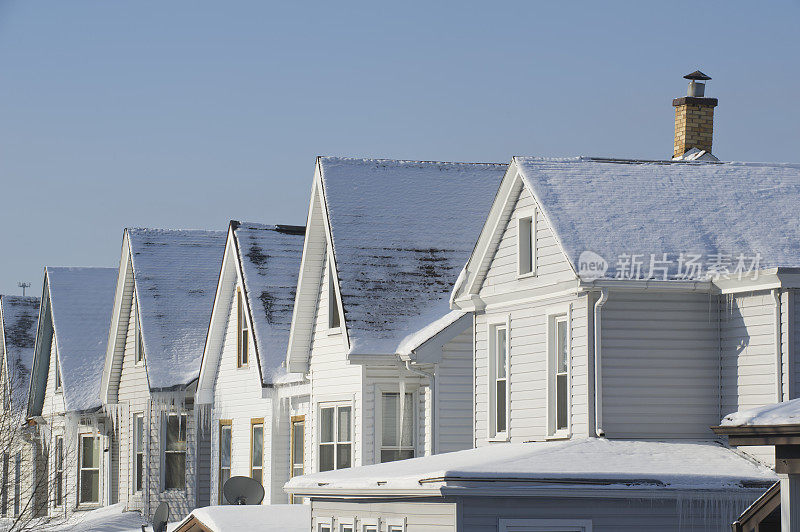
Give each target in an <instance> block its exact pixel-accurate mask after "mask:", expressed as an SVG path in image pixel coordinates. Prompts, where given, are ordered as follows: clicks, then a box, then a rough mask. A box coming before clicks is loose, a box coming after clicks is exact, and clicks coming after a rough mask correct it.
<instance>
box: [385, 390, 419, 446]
mask: <svg viewBox="0 0 800 532" xmlns="http://www.w3.org/2000/svg"><path fill="white" fill-rule="evenodd" d="M381 417H382V423H381V462H393V461H395V460H404V459H406V458H414V394H411V393H406V394H405V400H404V401H403V402H402V403H401V402H400V393H399V392H382V393H381Z"/></svg>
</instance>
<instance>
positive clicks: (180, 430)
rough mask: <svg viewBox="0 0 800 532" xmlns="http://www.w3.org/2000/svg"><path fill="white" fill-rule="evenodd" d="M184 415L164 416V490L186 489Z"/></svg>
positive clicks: (185, 419) (185, 417) (185, 418)
mask: <svg viewBox="0 0 800 532" xmlns="http://www.w3.org/2000/svg"><path fill="white" fill-rule="evenodd" d="M186 422H187V416H186V414H174V413H170V414H167V415H166V419H165V423H164V425H165V427H164V429H165V430H164V435H165V440H166V441H165V442H164V489H165V490H174V489H180V490H182V489H184V488H185V487H186Z"/></svg>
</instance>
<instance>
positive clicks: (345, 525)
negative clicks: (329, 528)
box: [338, 519, 356, 532]
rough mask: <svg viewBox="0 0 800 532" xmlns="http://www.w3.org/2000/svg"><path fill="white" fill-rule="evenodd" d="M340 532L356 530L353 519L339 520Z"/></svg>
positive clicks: (353, 531)
mask: <svg viewBox="0 0 800 532" xmlns="http://www.w3.org/2000/svg"><path fill="white" fill-rule="evenodd" d="M338 530H339V532H355V531H356V525H355V521H353V520H343V519H340V520H339V529H338Z"/></svg>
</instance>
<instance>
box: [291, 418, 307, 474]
mask: <svg viewBox="0 0 800 532" xmlns="http://www.w3.org/2000/svg"><path fill="white" fill-rule="evenodd" d="M293 427H294V432H293V434H292V437H293V438H294V439H293V440H292V461H293V462H294V464H295V465H300V470H301V471H302V469H303V468H302V464H303V454H304V451H305V449H304V448H303V443H304V441H305V440H304V434H305V423H303V422H302V421H297V422H295V423H294V425H293ZM300 474H301V475H302V473H300Z"/></svg>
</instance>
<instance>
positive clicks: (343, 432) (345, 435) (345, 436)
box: [338, 406, 350, 441]
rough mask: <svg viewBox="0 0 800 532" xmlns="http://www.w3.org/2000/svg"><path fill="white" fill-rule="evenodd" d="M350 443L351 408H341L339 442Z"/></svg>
mask: <svg viewBox="0 0 800 532" xmlns="http://www.w3.org/2000/svg"><path fill="white" fill-rule="evenodd" d="M338 441H350V407H349V406H340V407H339V440H338Z"/></svg>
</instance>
